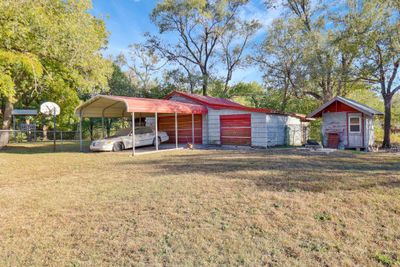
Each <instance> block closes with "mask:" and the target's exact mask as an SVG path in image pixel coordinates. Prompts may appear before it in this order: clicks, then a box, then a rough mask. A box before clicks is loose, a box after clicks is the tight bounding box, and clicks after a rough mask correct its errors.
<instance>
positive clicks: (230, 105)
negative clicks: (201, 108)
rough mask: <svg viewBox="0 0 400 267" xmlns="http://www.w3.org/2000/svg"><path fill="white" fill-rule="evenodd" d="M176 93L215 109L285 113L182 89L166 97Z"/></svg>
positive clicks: (167, 97) (168, 97)
mask: <svg viewBox="0 0 400 267" xmlns="http://www.w3.org/2000/svg"><path fill="white" fill-rule="evenodd" d="M174 95H178V96H181V97H184V98H187V99H190V100H192V101H194V102H197V103H199V104H203V105H205V106H208V107H210V108H213V109H235V110H244V111H251V112H260V113H274V114H282V115H284V114H285V113H283V112H279V111H275V110H272V109H268V108H253V107H246V106H243V105H241V104H239V103H236V102H233V101H231V100H229V99H225V98H217V97H212V96H202V95H196V94H189V93H186V92H180V91H173V92H171V93H170V94H168V95H167V96H166V97H165V99H170V98H171V97H172V96H174Z"/></svg>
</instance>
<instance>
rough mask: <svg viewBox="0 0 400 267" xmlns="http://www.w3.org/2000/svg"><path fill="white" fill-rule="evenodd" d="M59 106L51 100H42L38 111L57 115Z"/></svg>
mask: <svg viewBox="0 0 400 267" xmlns="http://www.w3.org/2000/svg"><path fill="white" fill-rule="evenodd" d="M60 111H61V109H60V106H59V105H57V104H56V103H53V102H44V103H43V104H41V105H40V112H41V113H43V114H45V115H51V116H57V115H60Z"/></svg>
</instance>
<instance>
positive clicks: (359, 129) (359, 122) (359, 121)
mask: <svg viewBox="0 0 400 267" xmlns="http://www.w3.org/2000/svg"><path fill="white" fill-rule="evenodd" d="M354 118H356V119H358V123H357V124H356V123H351V119H354ZM348 123H349V133H353V134H356V133H361V129H362V119H361V116H357V115H350V116H349V121H348ZM355 125H358V127H359V128H358V131H352V130H351V126H355Z"/></svg>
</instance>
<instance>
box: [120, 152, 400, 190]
mask: <svg viewBox="0 0 400 267" xmlns="http://www.w3.org/2000/svg"><path fill="white" fill-rule="evenodd" d="M119 164H121V165H130V164H147V165H148V166H149V168H148V169H149V172H150V173H151V174H153V175H160V176H162V175H164V174H165V173H168V174H171V175H182V174H192V175H193V177H194V176H213V177H218V178H222V179H236V180H248V181H252V182H253V183H254V184H255V185H257V186H258V187H259V188H260V189H263V190H271V191H289V192H292V191H311V192H324V191H332V190H362V189H368V188H372V187H376V186H383V187H390V188H400V163H399V159H398V158H397V159H396V158H395V157H391V158H385V157H383V156H382V155H379V154H355V153H351V152H337V153H332V154H329V155H325V154H322V155H321V154H311V153H309V152H300V151H298V150H291V149H289V150H288V149H285V150H279V149H277V150H273V149H272V150H269V151H262V152H260V151H257V152H255V151H246V152H244V151H242V152H240V151H218V152H216V151H204V152H203V153H196V154H191V155H190V154H189V155H184V156H182V155H168V158H165V159H163V160H159V159H158V160H145V161H141V162H137V163H133V162H132V161H123V162H120V163H119Z"/></svg>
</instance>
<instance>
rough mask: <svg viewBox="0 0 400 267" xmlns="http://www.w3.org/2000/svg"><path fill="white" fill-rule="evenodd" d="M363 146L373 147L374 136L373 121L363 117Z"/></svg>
mask: <svg viewBox="0 0 400 267" xmlns="http://www.w3.org/2000/svg"><path fill="white" fill-rule="evenodd" d="M364 119H365V132H364V136H365V145H366V146H367V147H368V146H372V145H374V142H375V136H374V119H373V118H372V117H368V116H365V117H364Z"/></svg>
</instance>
